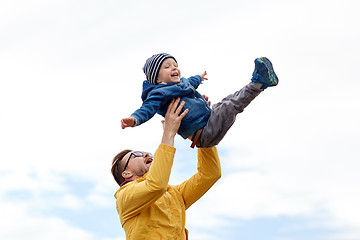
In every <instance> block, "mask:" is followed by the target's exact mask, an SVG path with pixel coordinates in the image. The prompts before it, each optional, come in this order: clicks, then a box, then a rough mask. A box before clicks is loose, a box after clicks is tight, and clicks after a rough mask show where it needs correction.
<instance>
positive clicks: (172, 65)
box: [121, 53, 278, 148]
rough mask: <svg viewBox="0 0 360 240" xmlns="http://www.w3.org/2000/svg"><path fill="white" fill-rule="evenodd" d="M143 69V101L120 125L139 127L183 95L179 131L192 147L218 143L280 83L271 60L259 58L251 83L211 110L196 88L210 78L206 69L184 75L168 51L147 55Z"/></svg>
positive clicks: (203, 146) (162, 112) (163, 111)
mask: <svg viewBox="0 0 360 240" xmlns="http://www.w3.org/2000/svg"><path fill="white" fill-rule="evenodd" d="M143 71H144V73H145V75H146V79H147V80H145V81H144V82H143V92H142V95H141V98H142V100H143V104H142V106H141V107H140V108H139V109H138V110H136V111H135V112H134V113H133V114H131V116H130V117H129V118H124V119H122V120H121V127H122V128H123V129H124V128H126V127H135V126H138V125H140V124H142V123H144V122H146V121H148V120H149V119H150V118H152V117H153V116H154V115H155V113H158V114H160V115H162V116H165V113H166V110H167V107H168V105H169V103H170V101H171V100H172V99H173V98H177V97H180V98H181V101H185V105H184V107H183V109H188V110H189V112H188V114H186V116H185V117H184V118H183V119H182V121H181V125H180V128H179V131H178V134H179V135H181V136H182V137H183V138H184V139H186V138H189V139H191V140H192V144H191V147H194V146H195V145H196V146H197V147H202V148H209V147H213V146H215V145H217V144H218V143H219V142H220V141H221V139H222V138H223V137H224V136H225V134H226V132H227V131H228V130H229V128H230V127H231V126H232V124H233V123H234V122H235V118H236V115H237V114H238V113H241V112H242V111H243V110H244V108H245V107H246V106H247V105H248V104H249V103H250V102H251V101H252V100H253V99H254V98H255V97H256V96H258V95H259V94H260V92H262V91H263V90H264V89H265V88H267V87H272V86H276V85H277V84H278V78H277V76H276V74H275V72H274V70H273V67H272V64H271V62H270V61H269V60H268V59H267V58H265V57H262V58H257V59H255V70H254V72H253V77H252V79H251V82H250V83H249V84H247V85H246V86H245V87H243V88H242V89H240V90H239V91H237V92H235V93H234V94H230V95H229V96H227V97H226V98H224V99H223V100H221V102H219V103H217V104H215V105H214V106H213V107H212V109H211V108H210V106H209V104H208V102H207V101H206V100H205V99H204V97H203V96H201V94H200V93H199V92H197V91H196V90H195V89H197V87H198V86H199V85H200V83H202V82H203V81H204V80H207V78H205V75H206V72H204V73H203V74H201V75H196V76H193V77H190V78H188V79H186V78H181V73H180V69H179V68H178V64H177V61H176V59H175V58H174V57H173V56H171V55H169V54H167V53H160V54H155V55H153V56H152V57H150V58H148V59H147V60H146V63H145V65H144V67H143Z"/></svg>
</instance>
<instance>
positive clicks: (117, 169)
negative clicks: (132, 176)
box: [111, 149, 132, 186]
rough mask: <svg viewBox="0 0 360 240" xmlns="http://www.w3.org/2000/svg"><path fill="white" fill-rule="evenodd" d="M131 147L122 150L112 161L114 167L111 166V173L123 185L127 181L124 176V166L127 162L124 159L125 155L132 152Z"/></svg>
mask: <svg viewBox="0 0 360 240" xmlns="http://www.w3.org/2000/svg"><path fill="white" fill-rule="evenodd" d="M131 151H132V150H130V149H125V150H123V151H121V152H119V153H118V154H117V155H116V156H115V157H114V159H113V161H112V167H111V173H112V175H113V177H114V179H115V181H116V182H117V183H118V184H119V186H121V184H122V183H123V182H124V181H125V179H124V178H123V176H122V172H123V167H124V165H125V163H123V161H122V159H123V157H124V156H125V155H126V154H127V153H128V152H131Z"/></svg>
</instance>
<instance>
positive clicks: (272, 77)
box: [259, 57, 279, 87]
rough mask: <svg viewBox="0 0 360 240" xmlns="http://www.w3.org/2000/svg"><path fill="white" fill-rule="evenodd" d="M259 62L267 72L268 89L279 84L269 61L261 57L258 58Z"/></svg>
mask: <svg viewBox="0 0 360 240" xmlns="http://www.w3.org/2000/svg"><path fill="white" fill-rule="evenodd" d="M259 60H260V61H259V62H261V63H263V64H264V65H265V67H266V68H267V70H268V75H269V81H270V84H269V87H272V86H276V85H277V84H278V82H279V79H278V77H277V76H276V74H275V72H274V69H273V67H272V64H271V62H270V60H269V59H267V58H266V57H261V58H259Z"/></svg>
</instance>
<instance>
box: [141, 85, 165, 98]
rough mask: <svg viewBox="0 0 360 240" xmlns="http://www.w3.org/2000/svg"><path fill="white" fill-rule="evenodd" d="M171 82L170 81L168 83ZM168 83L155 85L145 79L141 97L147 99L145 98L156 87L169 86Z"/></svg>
mask: <svg viewBox="0 0 360 240" xmlns="http://www.w3.org/2000/svg"><path fill="white" fill-rule="evenodd" d="M168 84H169V83H168ZM168 84H159V85H153V84H150V83H149V82H148V81H147V80H145V81H144V82H143V89H142V94H141V99H142V100H143V101H145V99H146V98H147V96H148V94H149V92H151V91H152V90H154V89H158V88H162V87H165V86H167V85H168Z"/></svg>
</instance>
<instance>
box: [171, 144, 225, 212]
mask: <svg viewBox="0 0 360 240" xmlns="http://www.w3.org/2000/svg"><path fill="white" fill-rule="evenodd" d="M220 177H221V166H220V160H219V156H218V152H217V149H216V147H212V148H198V172H197V173H195V174H194V175H193V176H192V177H191V178H190V179H189V180H187V181H185V182H183V183H182V184H181V185H178V186H176V188H177V189H178V191H180V193H181V194H182V196H183V199H184V202H185V208H186V209H188V208H189V207H190V206H191V205H192V204H193V203H194V202H196V201H197V200H198V199H199V198H201V197H202V196H203V195H204V194H205V193H206V192H207V191H208V190H209V189H210V188H211V187H212V186H213V185H214V183H215V182H216V181H217V180H218V179H219V178H220Z"/></svg>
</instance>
